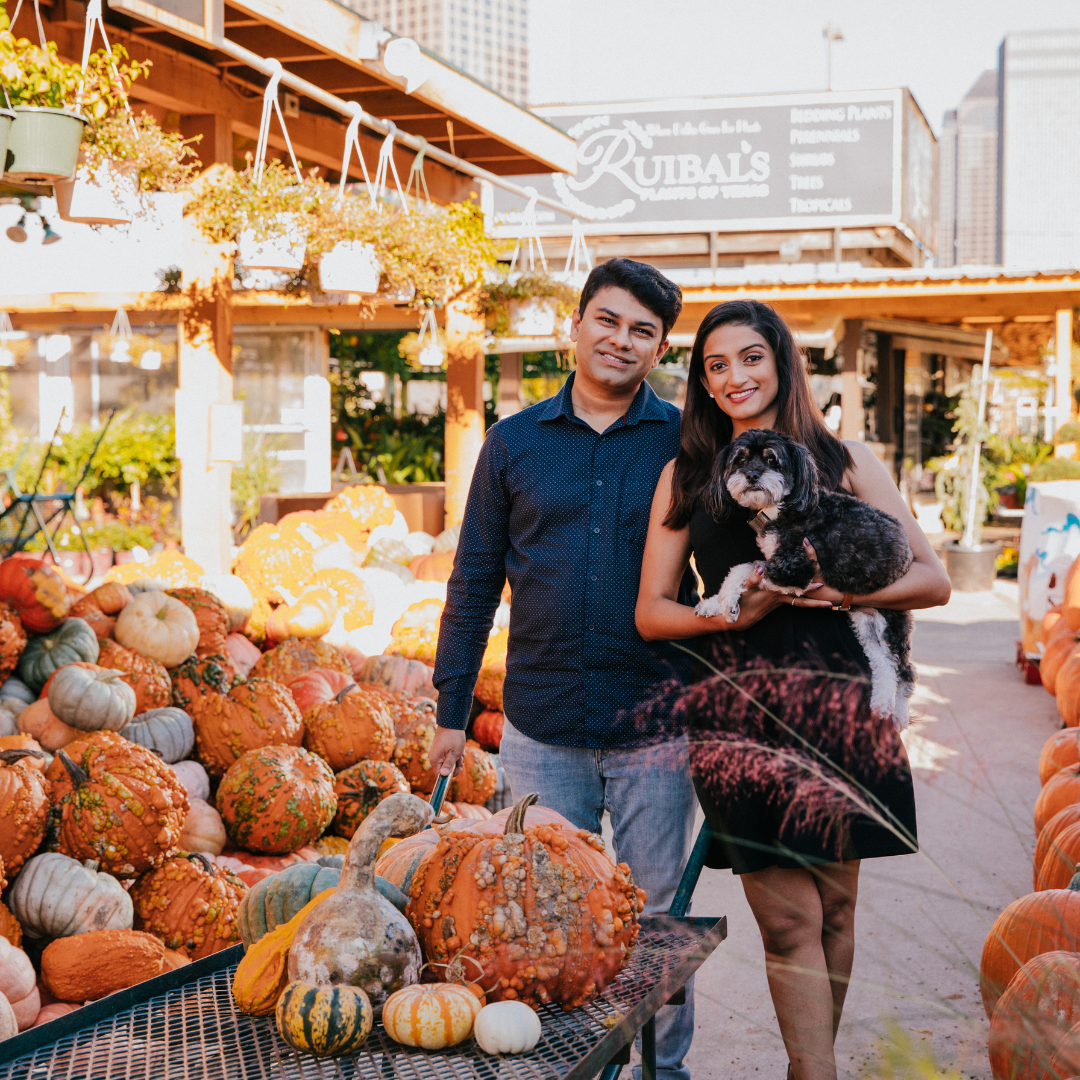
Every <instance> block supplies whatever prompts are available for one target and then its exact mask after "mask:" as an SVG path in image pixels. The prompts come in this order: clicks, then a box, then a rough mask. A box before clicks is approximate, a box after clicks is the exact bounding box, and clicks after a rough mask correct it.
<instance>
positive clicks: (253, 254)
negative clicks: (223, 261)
mask: <svg viewBox="0 0 1080 1080" xmlns="http://www.w3.org/2000/svg"><path fill="white" fill-rule="evenodd" d="M280 221H281V224H282V225H283V226H284V230H285V231H284V232H282V233H280V234H279V235H277V236H268V237H266V239H264V240H257V239H256V238H255V230H254V229H244V231H243V232H242V233H241V234H240V236H239V237H238V239H237V243H236V247H237V250H236V254H237V257H238V258H239V259H240V261H241V262H242V263H243V264H244V266H245V268H246V269H248V270H284V271H288V272H290V273H295V272H296V271H297V270H302V269H303V268H304V252H305V251H307V237H306V236H305V235H304V233H303V230H302V229H301V228H300V224H299V222H298V221H297V219H296V215H295V214H282V215H281V218H280Z"/></svg>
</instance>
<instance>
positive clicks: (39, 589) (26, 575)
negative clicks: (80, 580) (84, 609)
mask: <svg viewBox="0 0 1080 1080" xmlns="http://www.w3.org/2000/svg"><path fill="white" fill-rule="evenodd" d="M0 601H3V602H4V603H5V604H7V605H8V606H9V607H11V608H13V609H14V611H15V613H16V614H17V615H18V616H19V619H20V621H21V622H22V624H23V627H24V628H25V629H27V630H28V631H29V632H30V633H31V634H44V633H47V632H48V631H49V630H52V629H53V627H55V626H56V625H57V624H58V623H59V622H60V620H61V619H63V618H64V617H65V616H66V615H67V613H68V609H69V608H70V607H71V601H70V600H69V599H68V594H67V590H66V589H65V588H64V579H63V578H62V577H61V576H60V575H59V574H58V573H57V572H56V571H55V570H53V569H51V568H50V567H48V566H46V565H45V564H44V562H42V561H41V560H40V559H27V558H21V559H19V558H15V559H4V561H3V562H0Z"/></svg>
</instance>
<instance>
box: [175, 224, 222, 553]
mask: <svg viewBox="0 0 1080 1080" xmlns="http://www.w3.org/2000/svg"><path fill="white" fill-rule="evenodd" d="M183 284H184V293H185V298H186V300H187V304H186V306H185V307H184V309H183V311H182V312H181V316H180V324H179V327H178V334H177V338H178V360H179V363H178V367H179V384H180V385H179V389H178V390H177V392H176V451H177V456H178V457H179V458H180V461H181V472H180V493H181V498H182V508H183V542H184V552H185V554H187V555H188V556H189V557H190V558H192V559H194V560H195V562H197V563H198V564H199V565H200V566H202V568H203V569H204V570H205V571H206V572H207V573H208V574H221V573H227V572H228V570H229V564H230V548H231V545H232V506H231V493H230V486H231V481H232V466H231V465H229V464H222V463H216V462H213V461H212V460H211V447H210V406H211V405H214V404H220V403H226V402H231V401H232V399H233V393H232V348H233V333H232V268H231V266H230V263H229V257H228V256H227V255H226V254H225V253H224V251H223V249H222V247H221V246H219V245H214V244H211V243H209V242H208V241H207V240H206V239H205V238H204V237H203V236H202V234H201V233H200V232H199V230H198V227H197V226H196V225H195V223H194V221H192V220H190V219H185V220H184V248H183Z"/></svg>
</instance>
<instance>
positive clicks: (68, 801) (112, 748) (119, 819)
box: [46, 731, 190, 878]
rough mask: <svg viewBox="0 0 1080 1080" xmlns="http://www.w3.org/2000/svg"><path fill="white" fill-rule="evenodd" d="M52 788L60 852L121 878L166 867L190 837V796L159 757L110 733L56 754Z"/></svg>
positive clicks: (87, 737) (83, 739)
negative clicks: (90, 861) (179, 845)
mask: <svg viewBox="0 0 1080 1080" xmlns="http://www.w3.org/2000/svg"><path fill="white" fill-rule="evenodd" d="M46 776H47V777H48V778H49V780H50V781H51V783H52V800H53V804H54V807H55V810H54V813H55V818H56V830H57V833H56V841H55V847H56V850H57V851H60V852H61V853H63V854H64V855H68V856H70V857H71V858H73V859H78V860H79V861H80V862H82V861H85V860H87V859H95V860H97V861H98V862H99V863H100V864H101V869H102V870H106V871H108V872H109V873H110V874H113V875H115V876H116V877H119V878H128V877H135V876H136V875H138V874H141V873H143V871H145V870H149V869H150V868H151V867H154V866H160V865H161V863H162V862H164V860H165V858H166V856H167V855H169V853H170V852H171V851H172V850H173V848H174V847H175V846H176V842H177V841H178V840H179V839H180V835H181V833H182V832H183V831H184V819H185V818H186V817H187V812H188V810H189V809H190V806H189V803H188V798H187V792H186V791H185V790H184V787H183V785H182V784H181V783H180V781H179V780H178V779H177V777H176V773H174V772H173V771H172V769H171V768H169V766H168V765H166V764H165V762H163V761H162V760H161V758H159V757H158V756H157V755H156V754H154V753H152V752H151V751H149V750H147V749H146V748H145V747H143V746H139V745H138V744H137V743H132V742H128V740H127V739H125V738H123V737H122V736H120V735H117V734H115V733H113V732H111V731H94V732H89V733H86V732H84V733H83V735H82V737H81V738H79V739H77V740H76V741H75V742H72V743H69V744H68V747H67V748H66V749H65V750H58V751H57V754H56V757H55V758H54V759H53V762H52V764H51V765H50V766H49V768H48V771H47V772H46Z"/></svg>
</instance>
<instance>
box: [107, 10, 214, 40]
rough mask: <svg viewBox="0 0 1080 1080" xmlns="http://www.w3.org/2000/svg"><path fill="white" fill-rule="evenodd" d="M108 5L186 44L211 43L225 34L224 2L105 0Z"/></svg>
mask: <svg viewBox="0 0 1080 1080" xmlns="http://www.w3.org/2000/svg"><path fill="white" fill-rule="evenodd" d="M108 5H109V7H111V8H112V9H113V10H114V11H122V12H124V13H125V14H126V15H133V16H135V18H137V19H141V20H143V21H144V22H148V23H153V24H154V25H156V26H160V27H162V28H164V29H166V30H172V31H173V32H174V33H175V34H178V35H179V36H180V37H184V38H187V39H188V40H189V41H198V42H203V43H206V44H212V43H213V42H214V41H217V40H220V39H221V38H222V37H223V36H224V34H225V28H224V19H225V4H224V0H108Z"/></svg>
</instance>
